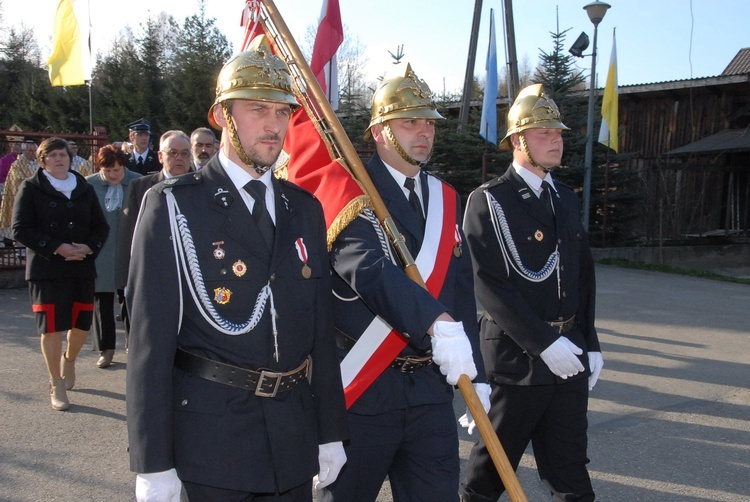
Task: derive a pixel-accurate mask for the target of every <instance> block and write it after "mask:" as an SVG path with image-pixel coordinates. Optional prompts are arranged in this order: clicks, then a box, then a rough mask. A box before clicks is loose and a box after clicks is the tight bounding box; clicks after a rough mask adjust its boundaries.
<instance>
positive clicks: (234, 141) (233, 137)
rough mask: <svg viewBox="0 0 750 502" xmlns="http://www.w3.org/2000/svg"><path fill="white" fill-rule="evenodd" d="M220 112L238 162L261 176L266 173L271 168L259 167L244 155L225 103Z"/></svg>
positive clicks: (223, 102)
mask: <svg viewBox="0 0 750 502" xmlns="http://www.w3.org/2000/svg"><path fill="white" fill-rule="evenodd" d="M221 110H222V112H223V113H224V120H226V122H227V128H228V129H229V140H230V141H231V142H232V146H233V147H234V151H235V152H237V156H238V157H239V158H240V160H241V161H242V162H243V163H244V164H245V165H246V166H247V167H249V168H250V169H255V172H256V173H258V174H261V175H262V174H263V173H265V172H266V171H268V170H269V169H270V168H271V166H270V165H269V166H259V165H257V164H256V163H255V162H253V161H252V160H250V157H249V156H248V155H247V153H245V149H244V148H242V143H241V142H240V136H239V134H237V128H236V127H235V126H234V120H233V119H232V116H231V115H230V114H229V108H228V107H227V105H226V102H225V101H222V103H221Z"/></svg>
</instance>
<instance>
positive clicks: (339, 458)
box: [313, 441, 346, 490]
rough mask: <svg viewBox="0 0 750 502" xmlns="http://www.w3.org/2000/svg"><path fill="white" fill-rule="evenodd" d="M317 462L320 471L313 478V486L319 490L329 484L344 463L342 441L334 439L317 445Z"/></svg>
mask: <svg viewBox="0 0 750 502" xmlns="http://www.w3.org/2000/svg"><path fill="white" fill-rule="evenodd" d="M318 463H319V464H320V473H319V474H318V475H317V476H315V477H314V478H313V488H314V489H315V490H320V489H321V488H325V487H326V486H328V485H330V484H331V483H333V482H334V481H336V478H337V477H338V476H339V472H341V468H342V467H344V464H345V463H346V453H345V452H344V443H342V442H341V441H336V442H334V443H326V444H322V445H319V446H318Z"/></svg>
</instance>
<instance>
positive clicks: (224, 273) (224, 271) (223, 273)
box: [219, 268, 227, 275]
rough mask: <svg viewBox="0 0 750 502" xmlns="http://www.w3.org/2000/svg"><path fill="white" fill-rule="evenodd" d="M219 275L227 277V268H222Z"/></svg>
mask: <svg viewBox="0 0 750 502" xmlns="http://www.w3.org/2000/svg"><path fill="white" fill-rule="evenodd" d="M219 273H220V274H221V275H227V269H225V268H222V269H221V270H219Z"/></svg>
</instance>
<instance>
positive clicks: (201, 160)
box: [190, 127, 216, 171]
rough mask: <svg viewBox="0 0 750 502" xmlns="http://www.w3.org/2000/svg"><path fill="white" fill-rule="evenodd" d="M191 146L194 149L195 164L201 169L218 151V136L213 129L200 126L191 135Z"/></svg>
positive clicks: (196, 167)
mask: <svg viewBox="0 0 750 502" xmlns="http://www.w3.org/2000/svg"><path fill="white" fill-rule="evenodd" d="M190 148H191V149H192V151H193V166H194V167H195V170H196V171H200V170H201V169H203V168H204V167H206V164H208V161H209V160H211V157H213V156H214V154H215V153H216V136H215V135H214V132H213V131H212V130H211V129H208V128H207V127H199V128H198V129H196V130H194V131H193V133H192V134H191V135H190Z"/></svg>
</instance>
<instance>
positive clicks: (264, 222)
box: [243, 180, 275, 249]
mask: <svg viewBox="0 0 750 502" xmlns="http://www.w3.org/2000/svg"><path fill="white" fill-rule="evenodd" d="M243 188H244V189H245V191H247V193H249V194H250V195H251V196H252V197H253V199H254V200H255V204H254V205H253V219H254V220H255V223H256V224H257V225H258V228H259V229H260V233H261V235H262V236H263V240H265V241H266V244H268V249H273V234H274V230H275V229H274V225H273V220H271V214H270V213H269V212H268V210H267V209H266V185H264V184H263V182H262V181H260V180H252V181H249V182H248V183H247V184H246V185H245V186H244V187H243Z"/></svg>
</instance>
